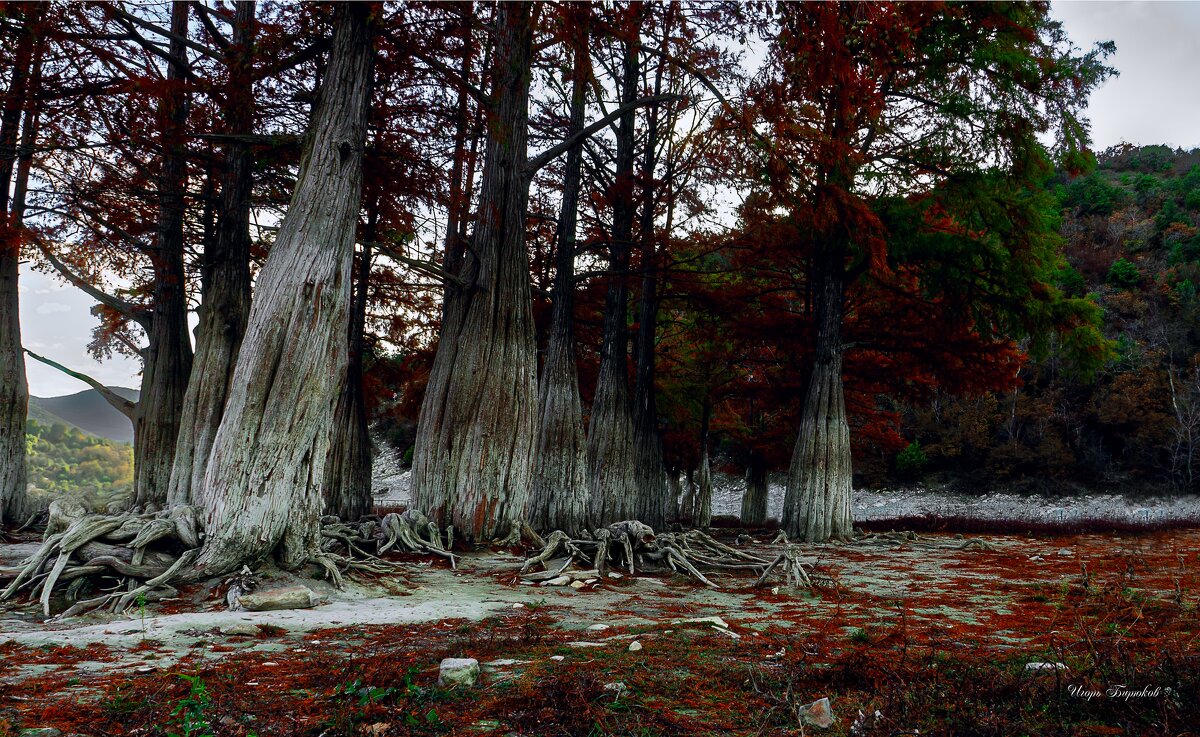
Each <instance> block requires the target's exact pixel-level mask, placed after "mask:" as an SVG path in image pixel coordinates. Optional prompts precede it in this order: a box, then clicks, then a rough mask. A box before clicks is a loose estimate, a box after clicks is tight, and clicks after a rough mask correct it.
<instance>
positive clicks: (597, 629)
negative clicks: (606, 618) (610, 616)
mask: <svg viewBox="0 0 1200 737" xmlns="http://www.w3.org/2000/svg"><path fill="white" fill-rule="evenodd" d="M611 626H612V625H608V624H592V625H588V629H589V630H591V631H592V632H603V631H604V630H606V629H608V628H609V627H611Z"/></svg>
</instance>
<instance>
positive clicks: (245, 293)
mask: <svg viewBox="0 0 1200 737" xmlns="http://www.w3.org/2000/svg"><path fill="white" fill-rule="evenodd" d="M236 12H237V15H236V18H235V21H234V25H233V46H232V50H231V52H230V54H231V56H230V59H229V84H228V86H227V88H226V98H225V99H226V106H225V111H224V114H225V125H226V129H227V131H228V132H229V133H232V134H248V133H251V132H253V127H254V94H253V70H252V67H251V64H252V61H253V60H252V48H253V43H254V3H253V2H249V1H246V0H243V1H242V2H239V3H238V4H237V11H236ZM253 170H254V160H253V157H252V155H251V152H250V147H249V146H248V145H247V144H245V143H242V142H236V141H235V142H233V143H230V144H229V146H228V147H227V149H226V154H225V171H224V172H223V174H222V182H221V205H220V213H219V215H218V219H217V220H218V222H217V234H216V238H215V239H214V241H213V242H212V243H210V244H208V245H207V246H206V248H205V251H204V260H203V279H204V284H203V297H202V303H201V306H200V310H199V315H200V324H199V325H198V326H197V327H196V356H195V359H194V360H193V362H192V373H191V378H190V380H189V381H188V385H187V392H186V393H185V394H184V397H183V410H182V414H181V416H180V421H179V435H178V438H177V440H176V443H175V459H174V465H173V467H172V470H171V483H170V491H169V493H168V497H167V502H168V504H170V505H171V506H175V505H179V504H192V503H197V504H198V503H200V502H201V500H200V499H198V498H194V496H195V492H196V491H198V490H199V489H201V488H203V485H204V470H205V468H206V467H207V465H208V454H209V452H210V451H211V450H212V443H213V437H214V436H215V435H216V432H217V428H218V427H219V426H220V424H221V415H222V414H223V413H224V411H225V399H226V397H227V395H228V392H229V381H230V379H231V378H232V377H233V367H234V364H236V363H237V356H238V349H239V348H240V347H241V345H242V336H243V335H244V334H245V332H246V319H247V317H248V316H249V313H250V191H251V187H252V186H253Z"/></svg>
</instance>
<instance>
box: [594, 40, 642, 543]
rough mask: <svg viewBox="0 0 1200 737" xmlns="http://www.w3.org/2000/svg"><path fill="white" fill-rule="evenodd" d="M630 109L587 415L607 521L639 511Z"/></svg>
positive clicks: (633, 59) (627, 76) (632, 54)
mask: <svg viewBox="0 0 1200 737" xmlns="http://www.w3.org/2000/svg"><path fill="white" fill-rule="evenodd" d="M637 85H638V45H637V42H636V41H633V42H630V43H629V44H628V47H627V48H626V51H625V60H624V65H623V79H622V83H621V92H622V100H621V102H622V104H628V103H631V102H633V100H635V99H636V97H637ZM634 122H635V116H634V111H633V110H632V109H630V110H629V111H628V112H626V113H625V114H623V115H622V116H621V122H620V125H619V126H618V129H617V172H616V174H617V175H616V178H615V180H614V184H613V187H612V192H611V194H612V200H613V226H612V233H611V237H610V239H609V246H608V253H609V258H608V268H609V271H610V272H611V273H610V276H609V284H608V293H607V294H606V295H605V299H604V339H603V343H602V344H601V347H600V369H599V373H598V375H597V378H596V395H595V397H594V399H593V400H592V412H591V417H590V418H589V421H588V437H587V476H588V483H589V485H590V487H591V489H590V493H591V497H592V499H591V504H592V517H593V519H592V522H593V524H596V525H607V524H611V523H614V522H620V521H623V520H629V519H633V518H634V517H635V516H636V515H637V513H638V512H639V511H641V510H640V509H639V505H638V499H637V497H638V487H637V481H638V479H637V474H636V473H635V471H634V466H635V463H636V459H635V455H634V448H633V436H634V429H633V414H632V406H631V403H630V398H629V377H628V344H629V327H628V325H627V320H628V317H629V316H628V310H629V287H628V283H627V280H628V277H627V272H628V271H629V252H630V247H631V245H632V237H633V218H634V206H633V158H634V157H633V143H634V141H633V137H634Z"/></svg>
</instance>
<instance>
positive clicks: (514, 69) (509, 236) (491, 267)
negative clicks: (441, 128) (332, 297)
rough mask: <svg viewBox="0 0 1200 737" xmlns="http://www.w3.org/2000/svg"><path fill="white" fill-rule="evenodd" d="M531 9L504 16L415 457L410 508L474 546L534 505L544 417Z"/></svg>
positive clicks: (504, 8)
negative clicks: (538, 348)
mask: <svg viewBox="0 0 1200 737" xmlns="http://www.w3.org/2000/svg"><path fill="white" fill-rule="evenodd" d="M530 11H531V5H529V4H524V3H505V4H501V5H500V6H499V7H498V8H497V15H496V44H495V46H496V51H495V57H494V59H495V61H494V65H493V69H492V79H493V80H494V82H493V84H494V86H495V92H494V93H493V95H492V98H493V100H494V102H493V105H492V109H491V110H490V111H489V112H490V114H491V116H492V120H491V124H490V125H489V136H488V142H487V150H486V152H485V160H484V172H483V185H482V191H481V194H480V203H479V215H478V218H477V222H476V228H475V233H474V236H473V238H472V243H471V245H472V248H471V249H469V252H468V253H467V254H466V255H465V256H464V260H463V265H462V268H461V269H460V270H459V274H458V276H459V280H460V281H461V282H462V284H463V285H464V287H462V289H461V292H459V294H458V296H456V297H455V298H453V299H449V300H448V303H449V304H448V305H447V308H446V315H445V319H444V320H443V323H442V330H441V335H440V339H439V341H438V348H437V353H436V354H435V357H434V363H433V369H432V371H431V372H430V377H429V383H428V385H427V386H426V389H425V396H424V399H423V402H422V405H421V415H420V420H419V430H418V433H417V443H416V447H415V450H414V452H413V470H412V495H413V504H414V505H415V506H416V507H417V508H419V509H421V510H422V511H424V512H426V513H428V515H429V516H430V517H431V518H432V519H433V520H434V521H435V522H437V523H438V524H439V525H441V526H446V525H454V526H455V527H456V528H458V530H459V531H460V533H461V534H462V535H463V537H465V538H467V539H469V540H481V539H491V538H495V537H497V536H499V535H502V534H504V533H506V532H507V531H508V529H509V528H510V527H511V525H512V524H513V523H514V522H516V521H517V520H518V518H519V517H520V515H521V514H522V513H523V512H524V509H525V503H526V501H527V499H528V495H529V485H530V476H531V472H532V466H533V464H532V454H533V443H534V422H535V419H536V408H537V404H536V402H537V382H536V371H537V366H536V353H535V345H534V329H533V315H532V309H531V302H530V291H529V259H528V255H527V253H526V250H525V217H526V212H527V208H528V199H529V180H528V178H527V177H526V175H525V171H524V169H525V165H526V139H527V136H528V107H529V82H530V56H531V53H532V48H531V47H532V31H533V28H532V26H533V23H532V18H531V15H530Z"/></svg>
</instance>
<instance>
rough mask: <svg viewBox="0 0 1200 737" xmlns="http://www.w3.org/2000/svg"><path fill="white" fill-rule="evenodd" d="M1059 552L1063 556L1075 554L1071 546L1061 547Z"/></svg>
mask: <svg viewBox="0 0 1200 737" xmlns="http://www.w3.org/2000/svg"><path fill="white" fill-rule="evenodd" d="M1058 554H1059V555H1061V556H1063V557H1067V556H1072V555H1075V553H1074V552H1073V551H1072V550H1071V549H1070V548H1059V549H1058Z"/></svg>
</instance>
